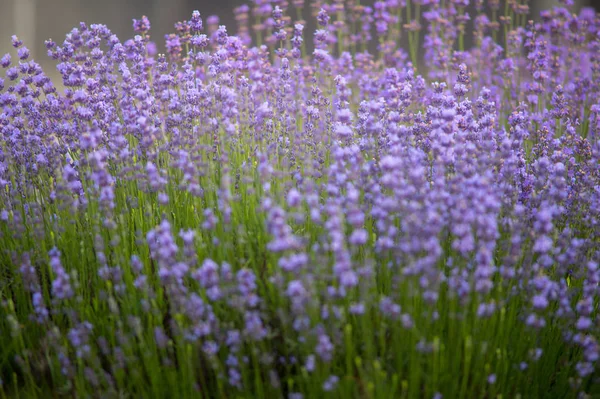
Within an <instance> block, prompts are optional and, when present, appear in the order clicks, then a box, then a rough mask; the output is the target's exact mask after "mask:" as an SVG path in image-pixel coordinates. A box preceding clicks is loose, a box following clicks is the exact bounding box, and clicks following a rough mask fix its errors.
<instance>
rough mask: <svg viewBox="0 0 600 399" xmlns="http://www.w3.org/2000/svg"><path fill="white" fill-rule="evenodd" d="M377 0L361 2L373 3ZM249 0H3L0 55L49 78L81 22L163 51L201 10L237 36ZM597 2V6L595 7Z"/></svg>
mask: <svg viewBox="0 0 600 399" xmlns="http://www.w3.org/2000/svg"><path fill="white" fill-rule="evenodd" d="M306 1H307V2H309V1H310V0H306ZM374 1H375V0H367V1H365V0H361V4H372V3H373V2H374ZM576 2H577V6H578V8H579V7H582V6H595V7H596V10H599V9H600V0H576ZM244 3H248V1H247V0H0V56H1V55H2V54H4V53H6V52H9V51H12V47H11V40H10V37H11V36H12V35H14V34H16V35H17V36H19V38H20V39H21V40H23V41H24V42H25V45H26V46H27V47H28V48H29V50H30V51H31V54H32V56H33V57H34V58H35V59H36V61H38V62H39V63H40V64H42V66H43V67H44V69H45V70H46V71H47V73H48V72H49V71H50V70H51V69H53V68H54V66H53V62H52V60H50V59H49V57H48V56H47V55H46V50H45V46H44V40H46V39H48V38H52V39H54V40H55V41H56V42H57V43H59V44H60V43H61V42H62V40H63V39H64V37H65V34H66V33H68V32H69V31H70V30H71V29H72V28H73V27H75V26H78V24H79V22H80V21H85V22H86V23H88V24H91V23H101V24H105V25H107V26H108V28H109V29H110V30H111V31H112V32H113V33H115V34H116V35H117V36H118V37H119V38H120V39H121V41H125V40H126V39H128V38H130V37H132V36H133V30H132V27H131V24H132V19H133V18H139V17H141V16H142V15H146V16H147V17H148V18H150V22H151V25H152V29H151V32H150V33H151V39H152V40H153V41H155V42H156V43H157V45H158V48H159V51H160V50H162V49H163V48H164V47H163V42H164V35H165V34H167V33H172V32H173V31H174V29H173V24H174V23H175V22H177V21H181V20H184V19H189V17H190V15H191V13H192V11H193V10H199V11H200V14H201V15H202V18H203V19H204V20H206V17H208V16H210V15H215V14H216V15H218V16H219V17H220V24H222V25H227V26H228V28H229V29H228V30H229V32H232V33H235V31H236V25H235V19H234V13H233V9H234V8H235V7H237V6H239V5H241V4H244ZM594 3H595V4H594ZM555 4H558V1H557V0H538V1H536V0H533V1H530V2H529V5H530V7H531V9H532V12H533V13H534V14H535V15H537V14H539V10H541V9H544V8H547V7H548V6H551V5H555Z"/></svg>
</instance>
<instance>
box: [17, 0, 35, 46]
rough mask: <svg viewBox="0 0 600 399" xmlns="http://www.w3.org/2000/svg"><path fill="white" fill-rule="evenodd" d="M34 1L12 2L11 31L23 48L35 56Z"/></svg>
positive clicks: (19, 0)
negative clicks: (22, 44) (23, 45)
mask: <svg viewBox="0 0 600 399" xmlns="http://www.w3.org/2000/svg"><path fill="white" fill-rule="evenodd" d="M35 14H36V0H14V2H13V21H14V22H13V23H14V26H13V30H14V34H16V35H17V36H19V39H21V40H22V41H23V43H24V44H25V46H27V48H28V49H29V50H30V51H31V54H36V52H35V45H36V37H35V28H36V15H35Z"/></svg>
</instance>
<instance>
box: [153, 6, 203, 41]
mask: <svg viewBox="0 0 600 399" xmlns="http://www.w3.org/2000/svg"><path fill="white" fill-rule="evenodd" d="M186 7H187V1H186V0H154V2H153V4H152V14H151V15H148V18H150V24H151V25H152V28H151V30H150V34H151V40H153V41H154V42H156V44H157V45H159V47H162V45H163V44H164V41H165V38H164V36H165V35H166V34H168V33H173V32H175V28H174V27H173V25H174V24H175V22H177V21H181V20H182V19H184V18H186V15H187V14H186V13H187V11H188V10H186ZM189 13H190V15H191V13H192V11H191V10H189Z"/></svg>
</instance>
